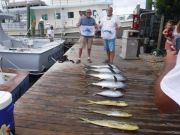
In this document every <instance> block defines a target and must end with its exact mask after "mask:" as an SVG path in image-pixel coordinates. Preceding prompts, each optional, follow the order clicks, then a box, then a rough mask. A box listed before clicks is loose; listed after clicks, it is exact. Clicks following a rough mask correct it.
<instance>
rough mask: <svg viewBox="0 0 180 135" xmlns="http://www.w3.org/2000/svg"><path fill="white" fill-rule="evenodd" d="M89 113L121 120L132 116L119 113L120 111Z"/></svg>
mask: <svg viewBox="0 0 180 135" xmlns="http://www.w3.org/2000/svg"><path fill="white" fill-rule="evenodd" d="M90 112H94V113H99V114H104V115H107V116H113V117H123V118H128V117H131V116H132V114H129V113H127V112H121V111H90Z"/></svg>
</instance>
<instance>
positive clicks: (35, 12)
mask: <svg viewBox="0 0 180 135" xmlns="http://www.w3.org/2000/svg"><path fill="white" fill-rule="evenodd" d="M29 4H30V6H31V7H30V16H31V19H30V21H31V27H32V26H33V27H35V33H37V31H38V23H39V21H40V19H43V21H44V24H50V25H53V26H54V29H55V34H59V33H72V32H78V31H79V30H78V28H77V27H76V24H77V22H78V20H79V11H80V10H81V11H84V12H85V11H86V10H87V9H89V8H90V9H91V10H92V11H93V14H92V15H93V17H94V18H95V20H96V21H97V22H98V21H99V20H100V18H101V17H102V16H103V15H104V14H105V13H106V11H105V10H106V9H107V7H108V6H109V5H112V0H88V1H85V0H51V1H50V4H49V5H46V4H45V3H44V1H41V0H30V1H29ZM26 6H27V2H26V1H22V2H14V1H13V2H11V3H9V4H8V5H7V7H6V9H8V12H9V13H12V14H14V15H15V16H16V19H15V20H13V21H12V20H11V21H10V20H5V21H4V23H2V26H3V28H4V30H5V31H6V32H8V33H9V34H11V35H26V33H27V30H26V28H27V7H26ZM32 20H33V21H32ZM34 25H35V26H34Z"/></svg>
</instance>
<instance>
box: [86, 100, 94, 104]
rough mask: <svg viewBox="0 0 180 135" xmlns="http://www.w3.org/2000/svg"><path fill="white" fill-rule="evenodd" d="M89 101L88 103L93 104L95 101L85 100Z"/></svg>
mask: <svg viewBox="0 0 180 135" xmlns="http://www.w3.org/2000/svg"><path fill="white" fill-rule="evenodd" d="M87 101H88V102H89V103H88V104H94V103H95V102H94V101H92V100H87Z"/></svg>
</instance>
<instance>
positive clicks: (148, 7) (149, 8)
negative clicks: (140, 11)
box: [146, 0, 152, 10]
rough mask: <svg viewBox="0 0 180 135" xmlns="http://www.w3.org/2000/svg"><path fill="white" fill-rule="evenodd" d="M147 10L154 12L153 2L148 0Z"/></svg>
mask: <svg viewBox="0 0 180 135" xmlns="http://www.w3.org/2000/svg"><path fill="white" fill-rule="evenodd" d="M146 9H148V10H152V0H146Z"/></svg>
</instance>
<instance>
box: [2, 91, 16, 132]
mask: <svg viewBox="0 0 180 135" xmlns="http://www.w3.org/2000/svg"><path fill="white" fill-rule="evenodd" d="M4 124H5V125H6V126H9V128H10V130H11V132H12V133H14V132H15V124H14V104H13V102H12V95H11V93H10V92H6V91H0V127H1V126H2V125H4Z"/></svg>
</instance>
